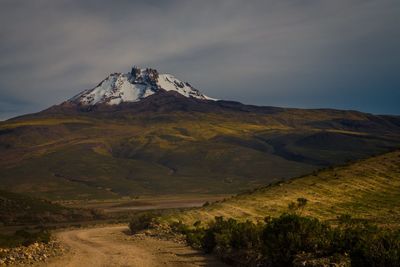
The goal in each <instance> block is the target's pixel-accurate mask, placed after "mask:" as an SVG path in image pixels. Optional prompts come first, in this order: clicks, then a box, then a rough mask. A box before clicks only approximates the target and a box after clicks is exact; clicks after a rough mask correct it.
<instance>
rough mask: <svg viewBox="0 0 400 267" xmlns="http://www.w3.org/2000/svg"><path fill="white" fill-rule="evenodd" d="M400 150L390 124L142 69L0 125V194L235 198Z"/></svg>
mask: <svg viewBox="0 0 400 267" xmlns="http://www.w3.org/2000/svg"><path fill="white" fill-rule="evenodd" d="M399 146H400V118H399V117H397V116H378V115H372V114H366V113H361V112H357V111H343V110H332V109H314V110H307V109H290V108H278V107H257V106H251V105H244V104H241V103H238V102H231V101H223V100H215V99H212V98H210V97H207V96H205V95H203V94H201V93H200V91H198V90H197V89H195V88H194V87H192V86H191V85H190V84H189V83H186V82H181V81H179V80H178V79H176V78H175V77H174V76H172V75H167V74H158V73H157V72H156V71H155V70H151V69H137V68H134V69H133V70H132V71H131V72H130V73H126V74H112V75H110V76H109V77H108V78H106V79H105V80H104V81H102V82H101V83H100V84H99V85H98V86H96V87H95V88H93V89H90V90H86V91H83V92H82V93H80V94H78V95H77V96H75V97H73V98H71V99H69V100H67V101H65V102H63V103H61V104H60V105H55V106H52V107H50V108H48V109H46V110H44V111H42V112H39V113H35V114H29V115H25V116H21V117H17V118H13V119H10V120H8V121H4V122H0V158H1V161H0V188H1V189H7V190H10V191H13V192H22V193H28V194H31V195H34V196H39V197H42V198H48V199H106V198H107V199H109V198H120V197H121V196H132V195H133V196H137V195H161V194H163V195H168V194H218V193H238V192H242V191H245V190H248V189H251V188H256V187H259V186H263V185H266V184H269V183H271V182H277V181H281V180H285V179H288V178H292V177H296V176H300V175H304V174H306V173H310V172H312V171H315V170H318V169H321V168H324V167H327V166H331V165H337V164H343V163H345V162H347V161H349V160H356V159H362V158H366V157H370V156H372V155H376V154H380V153H384V152H388V151H391V150H393V149H396V148H398V147H399Z"/></svg>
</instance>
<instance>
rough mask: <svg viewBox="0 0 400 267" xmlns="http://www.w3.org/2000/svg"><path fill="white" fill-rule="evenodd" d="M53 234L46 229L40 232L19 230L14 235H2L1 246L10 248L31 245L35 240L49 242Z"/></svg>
mask: <svg viewBox="0 0 400 267" xmlns="http://www.w3.org/2000/svg"><path fill="white" fill-rule="evenodd" d="M50 238H51V234H50V232H48V231H46V230H41V231H39V232H28V231H26V230H18V231H16V232H15V233H14V234H13V235H0V247H2V248H10V247H18V246H29V245H31V244H33V243H35V242H43V243H48V242H49V241H50Z"/></svg>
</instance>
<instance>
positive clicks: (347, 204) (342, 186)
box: [165, 151, 400, 227]
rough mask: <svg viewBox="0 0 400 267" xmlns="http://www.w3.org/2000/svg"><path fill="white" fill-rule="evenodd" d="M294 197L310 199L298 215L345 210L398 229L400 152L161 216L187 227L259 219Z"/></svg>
mask: <svg viewBox="0 0 400 267" xmlns="http://www.w3.org/2000/svg"><path fill="white" fill-rule="evenodd" d="M298 198H306V199H307V200H308V201H307V205H306V206H305V208H304V209H303V210H300V212H301V214H302V215H306V216H312V217H315V218H318V219H321V220H336V219H337V216H339V215H343V214H349V215H351V216H352V217H353V218H355V219H363V220H368V221H372V222H375V223H379V224H383V225H387V226H395V227H398V226H399V219H400V151H395V152H390V153H386V154H383V155H379V156H375V157H372V158H369V159H365V160H360V161H357V162H355V163H352V164H350V165H346V166H339V167H334V168H327V169H325V170H322V171H319V172H315V173H313V174H310V175H306V176H302V177H298V178H295V179H291V180H289V181H285V182H278V183H275V184H271V185H268V186H266V187H262V188H259V189H256V190H254V191H253V192H248V193H243V194H239V195H237V196H235V197H232V198H230V199H226V200H224V201H221V202H217V203H213V204H211V205H209V206H206V207H202V208H199V209H195V210H192V211H187V212H183V213H180V214H174V215H173V216H171V217H168V218H165V219H166V220H169V221H182V222H184V223H186V224H188V225H192V224H193V223H194V222H195V221H197V220H200V221H209V220H212V219H214V217H215V216H224V217H226V218H236V219H239V220H253V221H257V220H263V218H264V217H266V216H272V217H277V216H279V215H280V214H282V213H284V212H287V211H288V206H289V204H290V203H292V202H296V201H297V199H298Z"/></svg>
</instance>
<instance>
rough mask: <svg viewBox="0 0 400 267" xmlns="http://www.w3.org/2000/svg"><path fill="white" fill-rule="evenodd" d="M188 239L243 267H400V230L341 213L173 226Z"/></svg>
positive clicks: (205, 250) (195, 245)
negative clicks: (326, 218) (330, 220)
mask: <svg viewBox="0 0 400 267" xmlns="http://www.w3.org/2000/svg"><path fill="white" fill-rule="evenodd" d="M172 226H173V229H174V230H175V231H176V232H179V233H182V234H184V235H185V237H186V240H187V242H188V243H189V244H190V245H191V246H193V247H195V248H199V249H202V250H203V251H204V252H206V253H215V254H216V255H218V256H219V257H220V258H221V259H222V260H224V261H225V262H227V263H231V264H234V265H240V266H330V265H331V264H338V265H339V266H360V267H362V266H363V267H365V266H400V230H385V229H383V228H378V227H376V226H374V225H371V224H368V223H364V222H357V221H353V220H351V218H350V217H349V216H341V217H340V218H339V225H338V226H336V227H331V226H330V225H329V224H326V223H323V222H320V221H319V220H318V219H315V218H311V217H304V216H299V215H297V214H293V213H292V214H289V213H286V214H283V215H281V216H280V217H278V218H273V219H271V218H269V217H267V218H265V222H264V223H257V224H256V223H253V222H251V221H246V222H239V221H237V220H235V219H232V218H231V219H224V218H223V217H216V218H215V220H213V221H212V222H210V223H209V224H207V225H205V226H202V223H201V222H200V221H198V222H196V223H195V224H194V225H193V226H190V227H189V226H187V225H184V224H182V223H175V224H173V225H172Z"/></svg>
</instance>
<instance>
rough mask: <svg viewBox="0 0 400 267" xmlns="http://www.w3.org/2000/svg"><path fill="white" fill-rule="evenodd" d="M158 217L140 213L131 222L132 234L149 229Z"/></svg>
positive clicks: (153, 214) (152, 214) (149, 213)
mask: <svg viewBox="0 0 400 267" xmlns="http://www.w3.org/2000/svg"><path fill="white" fill-rule="evenodd" d="M156 217H157V215H156V214H155V213H151V212H143V213H138V214H136V215H135V216H134V217H132V219H131V221H130V222H129V229H130V231H131V233H132V234H136V233H137V232H140V231H142V230H145V229H148V228H149V227H150V226H151V224H152V223H153V222H154V221H155V219H156Z"/></svg>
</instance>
